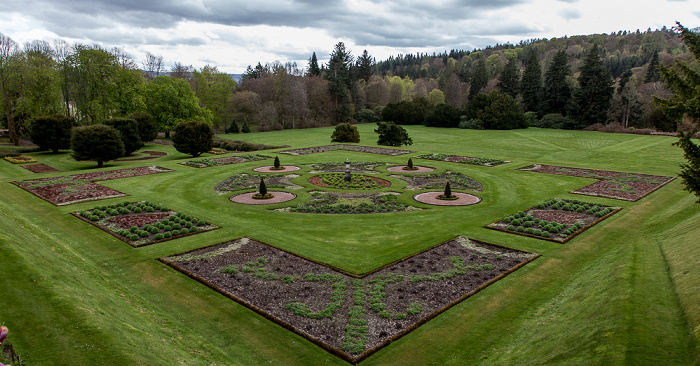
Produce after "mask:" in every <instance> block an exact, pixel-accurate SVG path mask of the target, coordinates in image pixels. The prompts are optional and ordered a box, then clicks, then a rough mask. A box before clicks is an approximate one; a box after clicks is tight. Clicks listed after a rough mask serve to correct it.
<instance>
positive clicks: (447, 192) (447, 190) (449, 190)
mask: <svg viewBox="0 0 700 366" xmlns="http://www.w3.org/2000/svg"><path fill="white" fill-rule="evenodd" d="M444 194H445V198H451V197H452V188H451V187H450V181H447V183H445V193H444Z"/></svg>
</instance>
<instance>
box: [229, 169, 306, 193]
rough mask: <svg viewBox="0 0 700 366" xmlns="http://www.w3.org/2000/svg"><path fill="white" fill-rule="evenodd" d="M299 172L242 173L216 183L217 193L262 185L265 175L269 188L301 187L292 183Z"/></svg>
mask: <svg viewBox="0 0 700 366" xmlns="http://www.w3.org/2000/svg"><path fill="white" fill-rule="evenodd" d="M298 176H299V175H297V174H288V175H254V174H247V173H241V174H236V175H234V176H232V177H228V178H226V179H225V180H224V181H223V182H221V183H219V184H217V185H216V188H215V190H216V193H218V194H226V193H230V192H233V191H235V190H238V189H250V188H257V187H258V186H259V185H260V177H264V179H265V185H266V186H267V187H268V188H287V189H300V188H303V187H302V186H299V185H296V184H294V183H292V179H294V178H296V177H298Z"/></svg>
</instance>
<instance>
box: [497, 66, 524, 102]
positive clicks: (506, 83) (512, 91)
mask: <svg viewBox="0 0 700 366" xmlns="http://www.w3.org/2000/svg"><path fill="white" fill-rule="evenodd" d="M497 86H498V89H500V90H501V91H502V92H504V93H505V94H508V95H510V96H511V97H513V98H516V97H517V96H518V91H519V90H520V69H519V68H518V59H517V58H516V57H510V58H508V62H507V63H506V65H505V66H504V67H503V70H501V74H500V75H499V76H498V85H497Z"/></svg>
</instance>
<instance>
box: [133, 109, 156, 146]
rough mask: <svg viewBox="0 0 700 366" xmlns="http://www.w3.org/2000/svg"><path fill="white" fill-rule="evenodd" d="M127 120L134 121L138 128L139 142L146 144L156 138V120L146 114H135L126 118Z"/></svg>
mask: <svg viewBox="0 0 700 366" xmlns="http://www.w3.org/2000/svg"><path fill="white" fill-rule="evenodd" d="M127 118H129V119H132V120H134V121H136V125H137V126H138V131H139V137H140V138H141V142H143V143H146V142H150V141H153V140H155V139H156V137H158V124H157V123H156V120H155V119H154V118H153V116H151V115H150V114H148V113H144V112H136V113H132V114H130V115H128V116H127Z"/></svg>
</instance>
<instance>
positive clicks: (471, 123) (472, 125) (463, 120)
mask: <svg viewBox="0 0 700 366" xmlns="http://www.w3.org/2000/svg"><path fill="white" fill-rule="evenodd" d="M459 128H462V129H469V130H483V129H484V122H483V121H482V120H480V119H478V118H470V119H468V118H467V116H460V121H459Z"/></svg>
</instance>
